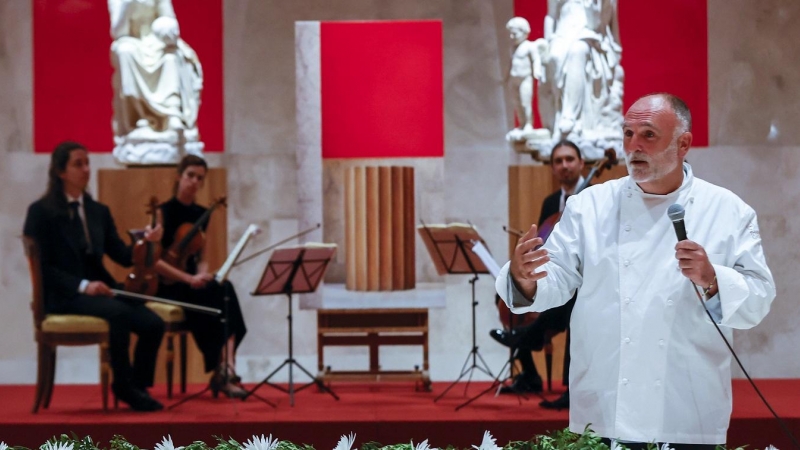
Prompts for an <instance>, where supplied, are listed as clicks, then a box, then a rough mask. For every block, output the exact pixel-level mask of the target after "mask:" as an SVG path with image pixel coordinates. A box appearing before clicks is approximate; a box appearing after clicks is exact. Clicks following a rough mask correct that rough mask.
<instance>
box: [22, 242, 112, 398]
mask: <svg viewBox="0 0 800 450" xmlns="http://www.w3.org/2000/svg"><path fill="white" fill-rule="evenodd" d="M22 239H23V244H24V246H25V255H26V256H27V258H28V266H29V268H30V275H31V285H32V287H33V301H32V302H31V310H32V311H33V325H34V337H35V340H36V346H37V354H38V368H37V371H36V396H35V398H34V402H33V413H34V414H35V413H36V412H38V411H39V407H40V406H41V407H44V408H45V409H46V408H48V407H49V406H50V399H51V398H52V395H53V384H54V383H53V382H54V380H55V374H56V348H57V347H58V346H59V345H68V346H78V345H98V346H99V347H100V389H101V394H102V397H103V411H108V385H109V381H110V378H111V367H110V361H111V357H110V354H109V350H108V322H106V321H105V320H103V319H100V318H98V317H92V316H79V315H71V314H45V311H44V288H43V284H42V265H41V258H40V253H39V247H38V245H37V243H36V241H35V240H34V239H33V238H31V237H28V236H24V237H23V238H22Z"/></svg>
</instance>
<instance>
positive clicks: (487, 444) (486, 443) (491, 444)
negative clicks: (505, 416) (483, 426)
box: [472, 430, 501, 450]
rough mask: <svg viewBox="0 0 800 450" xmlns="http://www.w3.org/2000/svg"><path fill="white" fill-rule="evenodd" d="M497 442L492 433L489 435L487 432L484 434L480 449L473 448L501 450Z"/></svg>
mask: <svg viewBox="0 0 800 450" xmlns="http://www.w3.org/2000/svg"><path fill="white" fill-rule="evenodd" d="M496 442H497V441H496V440H495V438H494V437H492V433H489V431H488V430H487V431H486V432H485V433H483V442H481V446H480V447H476V446H474V445H473V446H472V448H476V449H478V450H500V449H501V448H500V447H498V446H497V443H496Z"/></svg>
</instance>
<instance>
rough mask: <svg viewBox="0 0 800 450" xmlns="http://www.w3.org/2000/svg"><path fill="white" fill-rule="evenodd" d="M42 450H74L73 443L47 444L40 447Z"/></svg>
mask: <svg viewBox="0 0 800 450" xmlns="http://www.w3.org/2000/svg"><path fill="white" fill-rule="evenodd" d="M39 449H40V450H72V442H56V443H55V444H54V443H52V442H45V443H44V445H42V446H41V447H39Z"/></svg>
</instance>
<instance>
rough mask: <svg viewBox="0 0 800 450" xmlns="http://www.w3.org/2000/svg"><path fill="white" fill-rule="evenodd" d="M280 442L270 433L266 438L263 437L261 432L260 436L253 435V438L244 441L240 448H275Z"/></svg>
mask: <svg viewBox="0 0 800 450" xmlns="http://www.w3.org/2000/svg"><path fill="white" fill-rule="evenodd" d="M280 443H281V442H280V441H279V440H278V439H277V438H276V439H272V435H271V434H270V435H269V437H268V438H265V437H264V435H263V434H262V435H261V437H258V436H255V435H253V439H251V440H249V441H247V442H245V443H244V447H242V448H243V449H244V450H275V449H276V448H278V444H280Z"/></svg>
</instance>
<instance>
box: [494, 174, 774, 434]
mask: <svg viewBox="0 0 800 450" xmlns="http://www.w3.org/2000/svg"><path fill="white" fill-rule="evenodd" d="M673 203H679V204H681V205H683V207H684V208H685V210H686V216H685V224H686V231H687V236H688V238H689V239H691V240H693V241H695V242H697V243H699V244H700V245H702V246H703V247H704V248H705V250H706V252H707V254H708V256H709V259H710V261H711V263H712V264H713V266H714V270H715V271H716V275H717V284H718V286H719V294H718V296H717V297H718V298H719V301H720V303H721V312H722V314H721V315H722V318H721V320H718V322H719V323H720V325H721V328H722V331H723V333H724V334H725V335H726V337H727V338H728V340H731V339H732V334H733V333H732V328H740V329H746V328H750V327H753V326H755V325H756V324H758V323H759V322H760V321H761V320H762V319H763V318H764V316H766V314H767V313H768V312H769V308H770V304H771V302H772V300H773V298H774V297H775V287H774V286H775V283H774V281H773V279H772V274H771V273H770V270H769V268H768V267H767V264H766V261H765V259H764V253H763V251H762V248H761V238H760V236H759V232H758V224H757V220H756V213H755V211H753V209H752V208H751V207H750V206H748V205H747V204H746V203H744V202H743V201H742V200H741V199H740V198H739V197H737V196H736V195H735V194H733V193H732V192H730V191H728V190H726V189H723V188H721V187H718V186H715V185H712V184H710V183H708V182H705V181H703V180H700V179H697V178H694V176H693V175H692V170H691V167H690V166H689V165H688V164H684V180H683V183H682V185H681V187H680V188H679V189H678V190H677V191H675V192H672V193H670V194H667V195H653V194H647V193H645V192H643V191H642V190H641V188H639V186H638V185H637V184H636V183H635V182H634V181H633V180H631V179H630V178H629V177H625V178H622V179H619V180H612V181H607V182H605V183H603V184H600V185H597V186H592V187H589V188H587V189H586V190H584V191H583V192H581V193H580V194H579V195H575V196H571V197H570V198H569V200H568V202H567V208H566V209H565V211H564V214H563V216H562V217H561V220H560V221H559V223H558V225H556V227H555V230H554V231H553V233H552V234H551V235H550V237H549V239H548V240H547V243H546V244H545V246H544V248H546V249H547V251H548V253H549V255H550V258H551V260H550V262H548V263H547V264H545V265H544V266H543V267H542V268H541V270H544V271H547V277H545V278H543V279H541V280H539V281H538V285H537V292H536V296H535V297H534V299H533V303H531V300H529V299H524V298H523V297H522V294H520V293H519V291H517V290H516V288H515V287H514V285H513V282H512V281H511V277H510V276H509V273H508V270H509V263H506V265H505V266H504V267H503V268H502V270H501V271H500V275H499V276H498V278H497V284H496V287H497V292H498V294H500V296H501V297H503V299H504V300H505V302H506V304H508V306H509V307H510V308H511V310H512V311H514V312H517V313H522V312H527V311H544V310H547V309H550V308H554V307H556V306H560V305H563V304H564V303H566V302H567V301H568V300H569V299H570V298H571V297H572V295H573V293H574V292H575V290H576V289H578V288H580V291H579V294H578V298H577V302H576V304H575V308H574V310H573V311H572V318H571V322H570V330H571V333H572V334H571V341H572V343H571V346H570V354H571V358H572V359H571V365H570V371H569V375H570V380H569V381H570V385H569V387H570V429H571V430H572V431H574V432H578V433H580V432H583V430H584V428H585V426H586V425H587V424H590V427H591V428H592V429H593V430H594V431H595V432H596V433H598V434H599V435H600V436H603V437H607V438H612V439H620V440H623V441H633V442H670V443H687V444H721V443H725V442H726V434H727V429H728V423H729V421H730V414H731V403H732V399H731V372H730V362H731V356H730V352H729V351H728V349H727V347H726V346H725V344H724V342H723V341H722V339H721V338H720V336H719V335H718V333H717V331H716V329H715V328H714V325H713V324H712V323H711V321H710V320H709V319H708V317H707V316H706V314H705V312H704V310H703V307H702V305H701V304H700V302H699V301H698V298H697V294H696V293H695V292H694V290H693V286H692V283H691V281H690V280H689V279H688V278H686V277H685V276H683V275H682V274H681V272H680V269H679V268H678V261H677V259H675V244H676V243H677V238H676V236H675V231H674V229H673V226H672V222H671V221H670V220H669V218H668V217H667V208H669V206H670V205H672V204H673ZM703 287H705V286H703ZM715 298H716V297H715ZM707 303H711V301H709V302H707ZM718 310H719V308H718Z"/></svg>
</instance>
